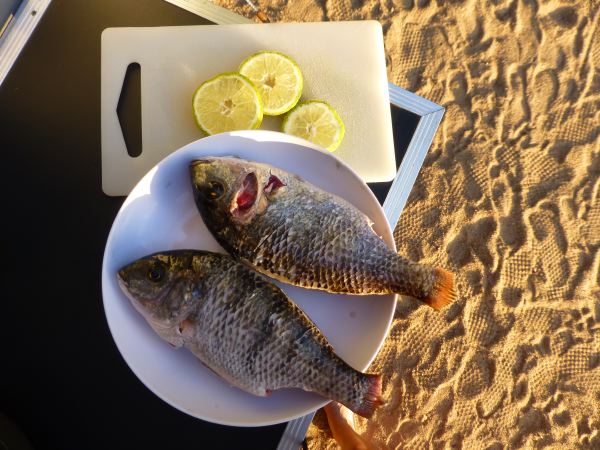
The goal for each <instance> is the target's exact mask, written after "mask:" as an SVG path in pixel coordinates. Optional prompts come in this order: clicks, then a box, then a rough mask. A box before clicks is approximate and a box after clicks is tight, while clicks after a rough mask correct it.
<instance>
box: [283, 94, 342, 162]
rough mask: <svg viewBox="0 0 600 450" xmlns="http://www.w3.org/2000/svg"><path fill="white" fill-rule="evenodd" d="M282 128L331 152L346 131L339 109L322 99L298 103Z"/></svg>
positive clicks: (339, 142) (287, 116) (284, 120)
mask: <svg viewBox="0 0 600 450" xmlns="http://www.w3.org/2000/svg"><path fill="white" fill-rule="evenodd" d="M281 129H282V131H283V132H284V133H288V134H293V135H294V136H298V137H301V138H304V139H306V140H307V141H310V142H313V143H315V144H317V145H320V146H321V147H323V148H326V149H327V150H329V151H330V152H333V151H334V150H335V149H337V148H338V147H339V146H340V144H341V143H342V139H343V138H344V133H345V131H346V128H345V127H344V122H342V119H341V118H340V116H339V115H338V113H337V111H336V110H335V109H333V108H332V107H331V106H330V105H329V104H328V103H325V102H323V101H321V100H310V101H307V102H302V103H300V104H298V106H296V107H295V108H294V109H292V110H291V111H290V112H289V113H287V115H286V116H285V119H283V125H282V127H281Z"/></svg>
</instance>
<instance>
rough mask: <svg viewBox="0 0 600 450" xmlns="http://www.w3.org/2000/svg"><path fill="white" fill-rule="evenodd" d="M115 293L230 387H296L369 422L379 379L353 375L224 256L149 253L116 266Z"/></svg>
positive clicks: (262, 284) (267, 289) (275, 292)
mask: <svg viewBox="0 0 600 450" xmlns="http://www.w3.org/2000/svg"><path fill="white" fill-rule="evenodd" d="M118 280H119V284H120V286H121V288H122V290H123V291H124V292H125V294H126V295H127V297H129V299H130V300H131V301H132V303H133V305H134V306H135V308H136V309H137V310H138V311H139V312H140V313H141V314H142V315H143V316H144V317H145V319H146V320H147V322H148V323H149V324H150V325H151V326H152V328H153V329H154V330H155V331H156V332H157V333H158V334H159V335H160V336H161V337H162V338H163V339H165V340H166V341H168V342H169V343H170V344H171V345H173V346H175V347H185V348H187V349H188V350H190V351H191V352H192V353H193V354H194V355H195V356H196V357H198V359H200V361H202V362H203V363H204V364H205V365H206V366H208V367H209V368H210V369H211V370H213V371H214V372H216V373H217V374H218V375H220V376H221V377H223V378H224V379H225V380H227V381H228V382H229V383H231V384H232V385H233V386H237V387H238V388H240V389H243V390H244V391H247V392H250V393H252V394H255V395H259V396H266V395H269V393H270V392H271V391H274V390H276V389H281V388H300V389H303V390H305V391H310V392H316V393H317V394H320V395H322V396H324V397H326V398H328V399H332V400H335V401H337V402H339V403H342V404H343V405H345V406H346V407H348V408H349V409H351V410H352V411H354V412H355V413H357V414H360V415H361V416H364V417H370V416H371V415H372V414H373V411H374V410H375V408H376V407H377V406H378V405H379V404H381V403H382V401H381V375H375V374H365V373H361V372H359V371H358V370H355V369H353V368H352V367H350V366H349V365H348V364H347V363H345V362H344V361H343V360H342V359H341V358H340V357H338V356H337V355H336V354H335V353H334V351H333V348H332V347H331V345H330V344H329V343H328V342H327V339H326V338H325V337H324V336H323V334H322V333H321V332H320V331H319V330H318V328H317V327H316V326H315V325H314V324H313V323H312V322H311V321H310V319H309V318H308V317H307V316H306V314H304V313H303V312H302V310H301V309H300V308H298V307H297V306H296V305H295V304H294V303H293V302H292V301H291V300H290V299H289V298H288V297H287V296H286V295H285V294H284V293H283V291H281V290H280V289H279V288H278V287H276V286H275V285H274V284H272V283H270V282H268V281H267V280H266V279H265V278H264V277H262V276H261V275H259V274H257V273H256V272H254V271H252V270H251V269H249V268H247V267H246V266H245V265H243V264H241V263H239V262H237V261H235V260H234V259H233V258H231V257H230V256H227V255H221V254H217V253H211V252H206V251H198V250H173V251H167V252H162V253H155V254H153V255H149V256H146V257H144V258H141V259H138V260H136V261H134V262H132V263H131V264H129V265H127V266H125V267H123V268H122V269H121V270H120V271H119V273H118Z"/></svg>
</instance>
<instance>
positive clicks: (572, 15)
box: [548, 6, 577, 28]
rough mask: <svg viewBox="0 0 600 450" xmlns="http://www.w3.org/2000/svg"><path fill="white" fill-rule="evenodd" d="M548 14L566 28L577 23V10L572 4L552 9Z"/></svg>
mask: <svg viewBox="0 0 600 450" xmlns="http://www.w3.org/2000/svg"><path fill="white" fill-rule="evenodd" d="M548 16H549V17H550V18H551V19H552V20H553V21H554V22H555V23H556V24H558V25H560V26H561V27H564V28H573V27H574V26H575V25H577V11H576V10H575V8H573V7H571V6H561V7H560V8H556V9H555V10H554V11H552V12H551V13H550V14H548Z"/></svg>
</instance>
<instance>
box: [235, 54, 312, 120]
mask: <svg viewBox="0 0 600 450" xmlns="http://www.w3.org/2000/svg"><path fill="white" fill-rule="evenodd" d="M240 73H241V74H242V75H244V76H246V77H248V79H249V80H250V81H252V83H254V85H255V86H256V87H257V88H258V91H259V92H260V95H261V96H262V100H263V104H264V113H265V114H267V115H269V116H277V115H279V114H283V113H286V112H288V111H289V110H290V109H292V108H293V107H294V106H295V105H296V103H298V100H300V96H301V95H302V87H303V85H304V81H303V80H302V72H301V71H300V67H298V64H296V62H295V61H294V60H293V59H292V58H290V57H289V56H286V55H284V54H282V53H278V52H273V51H264V52H260V53H255V54H254V55H251V56H249V57H248V58H246V60H244V62H242V64H241V65H240Z"/></svg>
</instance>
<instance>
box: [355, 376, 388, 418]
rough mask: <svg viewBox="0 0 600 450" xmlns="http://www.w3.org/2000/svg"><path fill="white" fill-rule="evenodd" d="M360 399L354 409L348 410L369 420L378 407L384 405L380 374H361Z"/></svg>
mask: <svg viewBox="0 0 600 450" xmlns="http://www.w3.org/2000/svg"><path fill="white" fill-rule="evenodd" d="M362 375H363V379H362V383H361V387H362V389H361V391H362V398H361V399H360V403H359V404H358V406H357V407H356V408H350V409H352V411H354V412H355V413H356V414H358V415H359V416H362V417H365V418H367V419H368V418H369V417H371V416H372V415H373V413H374V412H375V409H377V407H378V406H379V405H382V404H383V403H384V401H383V399H382V398H381V374H369V373H366V374H362Z"/></svg>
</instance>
